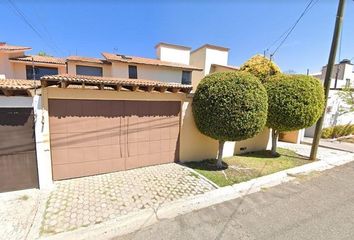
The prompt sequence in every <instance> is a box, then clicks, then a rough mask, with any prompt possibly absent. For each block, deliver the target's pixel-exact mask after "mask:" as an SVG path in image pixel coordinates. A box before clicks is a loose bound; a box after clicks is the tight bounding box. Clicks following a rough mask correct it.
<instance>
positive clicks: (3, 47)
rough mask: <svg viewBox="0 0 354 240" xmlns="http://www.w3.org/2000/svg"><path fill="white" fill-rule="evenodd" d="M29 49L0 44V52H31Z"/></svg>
mask: <svg viewBox="0 0 354 240" xmlns="http://www.w3.org/2000/svg"><path fill="white" fill-rule="evenodd" d="M31 49H32V48H30V47H22V46H14V45H8V44H6V43H5V42H0V51H21V50H31Z"/></svg>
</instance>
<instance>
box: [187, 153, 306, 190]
mask: <svg viewBox="0 0 354 240" xmlns="http://www.w3.org/2000/svg"><path fill="white" fill-rule="evenodd" d="M278 153H279V154H280V156H278V157H273V156H272V155H271V153H270V151H266V150H264V151H258V152H252V153H246V154H242V155H237V156H233V157H229V158H224V159H223V161H224V162H223V165H224V168H223V169H217V168H216V166H215V164H216V160H215V159H209V160H204V161H201V162H189V163H185V165H186V166H188V167H190V168H192V169H194V170H195V171H197V172H198V173H200V174H202V175H203V176H205V177H206V178H208V179H209V180H211V181H212V182H214V183H216V184H217V185H219V186H220V187H223V186H228V185H232V184H235V183H240V182H245V181H248V180H251V179H253V178H257V177H261V176H265V175H269V174H272V173H275V172H279V171H282V170H285V169H288V168H293V167H296V166H300V165H303V164H306V163H310V161H309V160H308V159H307V158H305V157H303V156H300V155H298V154H296V153H295V152H294V151H291V150H289V149H284V148H278Z"/></svg>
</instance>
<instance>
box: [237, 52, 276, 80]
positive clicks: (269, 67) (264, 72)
mask: <svg viewBox="0 0 354 240" xmlns="http://www.w3.org/2000/svg"><path fill="white" fill-rule="evenodd" d="M240 70H241V71H246V72H249V73H251V74H253V75H255V76H256V77H257V78H259V80H261V81H262V82H263V83H264V82H266V80H267V78H268V77H270V76H273V75H276V74H278V73H280V72H281V71H280V68H279V67H278V66H277V65H276V64H275V63H274V62H272V61H270V60H269V59H267V58H265V57H263V56H261V55H256V56H253V57H252V58H250V59H249V60H247V61H246V62H245V63H244V64H243V65H242V66H241V68H240Z"/></svg>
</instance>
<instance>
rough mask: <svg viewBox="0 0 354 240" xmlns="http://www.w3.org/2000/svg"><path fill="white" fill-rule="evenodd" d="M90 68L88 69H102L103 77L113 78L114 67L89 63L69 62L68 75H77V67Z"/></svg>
mask: <svg viewBox="0 0 354 240" xmlns="http://www.w3.org/2000/svg"><path fill="white" fill-rule="evenodd" d="M77 65H80V66H88V67H101V68H102V74H103V77H112V65H110V64H99V63H88V62H80V61H68V62H67V66H68V74H71V75H76V66H77Z"/></svg>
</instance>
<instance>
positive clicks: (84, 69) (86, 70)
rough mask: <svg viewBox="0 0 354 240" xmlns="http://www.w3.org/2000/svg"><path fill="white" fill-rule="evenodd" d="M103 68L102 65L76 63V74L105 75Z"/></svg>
mask: <svg viewBox="0 0 354 240" xmlns="http://www.w3.org/2000/svg"><path fill="white" fill-rule="evenodd" d="M102 72H103V70H102V68H101V67H91V66H80V65H76V75H85V76H98V77H102V76H103V73H102Z"/></svg>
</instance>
